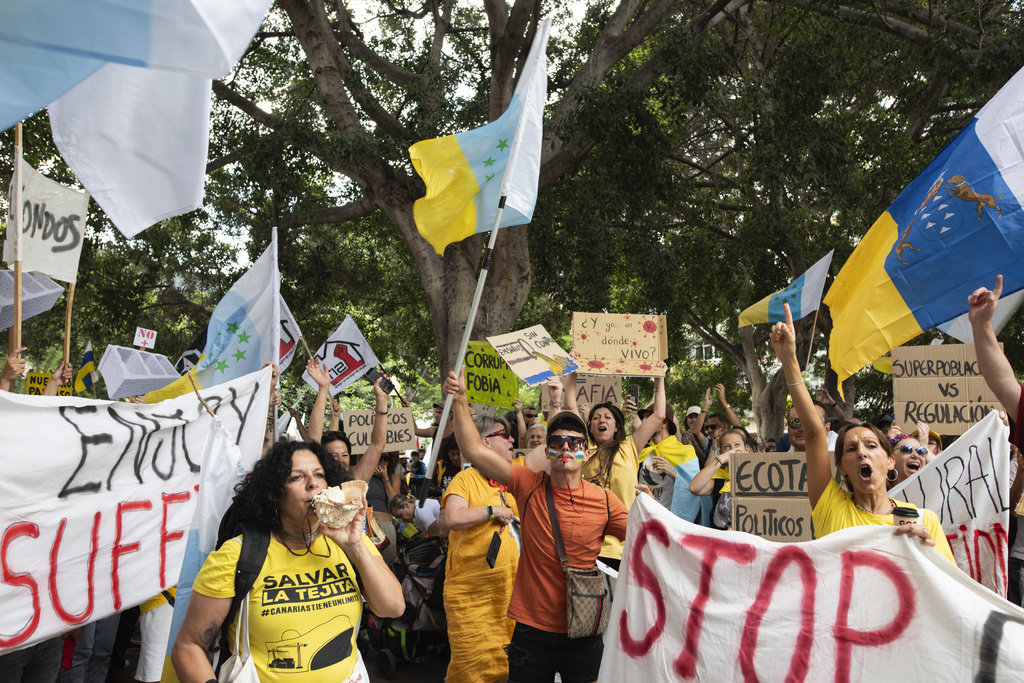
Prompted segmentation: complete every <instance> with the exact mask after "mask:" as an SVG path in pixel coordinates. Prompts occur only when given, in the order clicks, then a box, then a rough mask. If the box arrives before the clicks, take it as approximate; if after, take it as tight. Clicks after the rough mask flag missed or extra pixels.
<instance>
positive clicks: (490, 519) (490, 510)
mask: <svg viewBox="0 0 1024 683" xmlns="http://www.w3.org/2000/svg"><path fill="white" fill-rule="evenodd" d="M487 521H488V522H493V521H494V507H493V506H491V505H488V506H487Z"/></svg>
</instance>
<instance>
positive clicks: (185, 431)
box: [0, 368, 270, 653]
mask: <svg viewBox="0 0 1024 683" xmlns="http://www.w3.org/2000/svg"><path fill="white" fill-rule="evenodd" d="M201 393H202V395H203V397H204V399H205V400H206V401H207V403H208V404H209V405H210V408H211V409H212V410H213V411H214V413H215V414H216V416H217V418H216V419H217V420H219V421H220V422H221V424H222V425H223V427H224V429H225V430H226V432H227V435H228V440H229V441H230V443H231V444H234V445H237V447H238V449H239V451H240V452H241V453H243V454H249V455H250V457H251V459H252V460H255V459H256V458H257V457H258V456H259V453H260V450H261V446H262V444H263V434H264V431H265V430H266V425H267V406H268V405H269V401H270V369H269V368H268V369H266V370H263V371H261V372H259V373H253V374H250V375H246V376H244V377H241V378H239V379H236V380H231V381H230V382H227V383H225V384H221V385H219V386H216V387H213V388H211V389H207V390H204V391H202V392H201ZM213 424H214V418H212V417H210V415H209V414H207V412H206V410H205V409H204V408H203V406H202V405H201V404H200V403H199V401H198V400H196V397H195V396H194V395H192V394H189V395H186V396H181V397H179V398H175V399H170V400H168V401H165V402H163V403H160V404H158V405H135V404H131V403H122V402H117V401H95V400H90V399H85V398H78V397H67V398H61V399H57V398H51V397H46V396H22V395H18V394H11V393H7V392H0V433H3V434H4V438H5V442H4V452H5V453H7V454H10V455H12V456H16V457H7V458H4V474H3V476H2V477H0V530H2V534H3V538H2V542H0V568H2V570H3V571H2V573H3V576H4V577H6V578H5V580H4V581H3V582H0V604H2V605H3V610H0V653H3V652H7V651H10V650H14V649H18V648H21V647H25V646H28V645H32V644H34V643H38V642H41V641H43V640H46V639H48V638H52V637H53V636H55V635H57V634H58V633H65V632H67V631H68V630H69V629H72V628H75V627H76V626H78V625H81V624H85V623H88V622H91V621H96V620H98V619H102V618H103V617H106V616H108V615H110V614H114V613H116V612H119V611H121V610H124V609H127V608H129V607H131V606H133V605H137V604H139V603H141V602H143V601H145V600H148V599H149V598H151V597H153V596H154V595H157V594H158V593H160V591H161V590H163V589H165V588H168V587H170V586H173V585H174V584H175V583H177V581H178V572H179V569H180V567H181V563H182V557H183V554H184V551H185V545H186V543H185V538H184V535H185V532H186V531H187V530H188V528H189V526H190V523H191V520H192V516H193V511H194V509H195V504H196V503H195V501H196V491H197V489H198V487H199V483H200V464H201V462H202V460H201V459H202V457H203V453H204V450H205V447H206V443H207V437H208V435H209V433H210V431H211V429H212V426H213ZM40 434H45V435H46V442H45V443H46V446H45V448H44V449H43V450H41V447H40V440H39V435H40ZM233 467H234V465H233Z"/></svg>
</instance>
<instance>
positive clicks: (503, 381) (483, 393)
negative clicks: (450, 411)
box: [463, 341, 519, 410]
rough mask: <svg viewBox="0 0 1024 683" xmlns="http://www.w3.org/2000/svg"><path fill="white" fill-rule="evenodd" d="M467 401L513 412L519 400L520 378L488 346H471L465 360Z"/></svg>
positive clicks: (467, 349) (470, 343)
mask: <svg viewBox="0 0 1024 683" xmlns="http://www.w3.org/2000/svg"><path fill="white" fill-rule="evenodd" d="M463 362H464V363H465V365H466V398H468V399H469V402H470V403H481V404H483V405H488V406H497V407H499V408H505V409H506V410H510V409H512V408H513V407H515V403H516V399H518V398H519V378H518V377H516V375H515V373H514V372H512V370H511V368H509V367H508V363H506V362H505V359H504V358H502V357H501V356H500V355H499V354H498V352H497V351H495V350H494V347H493V346H491V345H490V344H489V343H487V342H473V341H471V342H469V346H468V347H467V348H466V356H465V358H464V359H463Z"/></svg>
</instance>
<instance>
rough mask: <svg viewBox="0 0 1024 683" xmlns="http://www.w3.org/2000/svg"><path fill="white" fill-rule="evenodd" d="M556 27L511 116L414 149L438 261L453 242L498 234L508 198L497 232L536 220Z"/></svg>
mask: <svg viewBox="0 0 1024 683" xmlns="http://www.w3.org/2000/svg"><path fill="white" fill-rule="evenodd" d="M550 27H551V20H550V19H545V20H544V21H543V22H542V23H541V26H540V28H539V29H538V31H537V36H536V38H535V39H534V41H533V45H532V46H531V47H530V54H529V56H528V57H527V59H526V64H525V66H524V67H523V71H522V73H521V74H520V76H519V83H518V85H517V86H516V89H515V93H514V94H513V95H512V101H511V102H510V103H509V105H508V109H506V110H505V113H504V114H502V115H501V116H500V117H498V118H497V119H496V120H494V121H491V122H490V123H488V124H486V125H484V126H481V127H480V128H475V129H473V130H470V131H466V132H465V133H458V134H456V135H446V136H444V137H440V138H433V139H430V140H422V141H420V142H417V143H416V144H415V145H413V146H412V147H410V148H409V156H410V157H411V159H412V165H413V168H415V169H416V172H417V173H418V174H419V175H420V177H421V178H423V182H424V183H425V184H426V186H427V194H426V196H424V197H423V198H421V199H418V200H416V204H415V205H414V206H413V217H414V218H415V220H416V228H417V229H418V230H419V232H420V235H422V237H423V239H425V240H427V241H428V242H430V245H431V246H432V247H434V251H436V252H437V253H438V254H439V255H440V254H443V253H444V250H445V247H447V246H448V245H449V244H451V243H452V242H458V241H460V240H464V239H466V238H467V237H469V236H470V235H473V234H476V233H478V232H487V231H488V230H491V229H492V228H494V227H495V225H494V218H495V216H496V215H497V212H498V204H499V201H500V200H501V198H502V197H504V198H505V203H504V208H503V209H502V214H501V222H500V223H499V224H498V226H497V227H499V228H507V227H509V226H512V225H523V224H525V223H529V222H530V220H531V219H532V218H533V209H534V207H535V206H536V204H537V182H538V179H539V178H540V155H541V142H542V140H543V137H544V130H543V119H544V102H545V100H546V98H547V87H548V86H547V83H548V75H547V65H546V62H545V53H546V50H547V42H548V29H549V28H550Z"/></svg>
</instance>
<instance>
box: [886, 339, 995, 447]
mask: <svg viewBox="0 0 1024 683" xmlns="http://www.w3.org/2000/svg"><path fill="white" fill-rule="evenodd" d="M1000 347H1002V344H1000ZM892 383H893V397H894V401H895V409H896V412H895V417H896V422H897V424H900V425H901V426H902V427H903V430H904V431H905V432H907V433H910V432H912V431H913V430H914V429H916V427H915V425H914V423H915V422H918V421H921V422H925V423H927V424H928V426H929V428H930V429H932V430H934V431H936V432H938V433H939V434H963V433H964V432H966V431H967V430H968V429H970V428H971V426H972V425H974V424H977V423H978V422H981V420H982V419H983V418H984V417H985V416H986V415H988V413H989V411H991V410H993V409H998V407H999V400H998V399H997V398H996V396H995V394H993V393H992V392H991V391H990V390H989V388H988V385H987V384H985V379H984V378H983V377H982V376H981V371H980V370H978V356H977V354H976V353H975V351H974V344H941V345H939V346H899V347H897V348H895V349H893V350H892Z"/></svg>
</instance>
